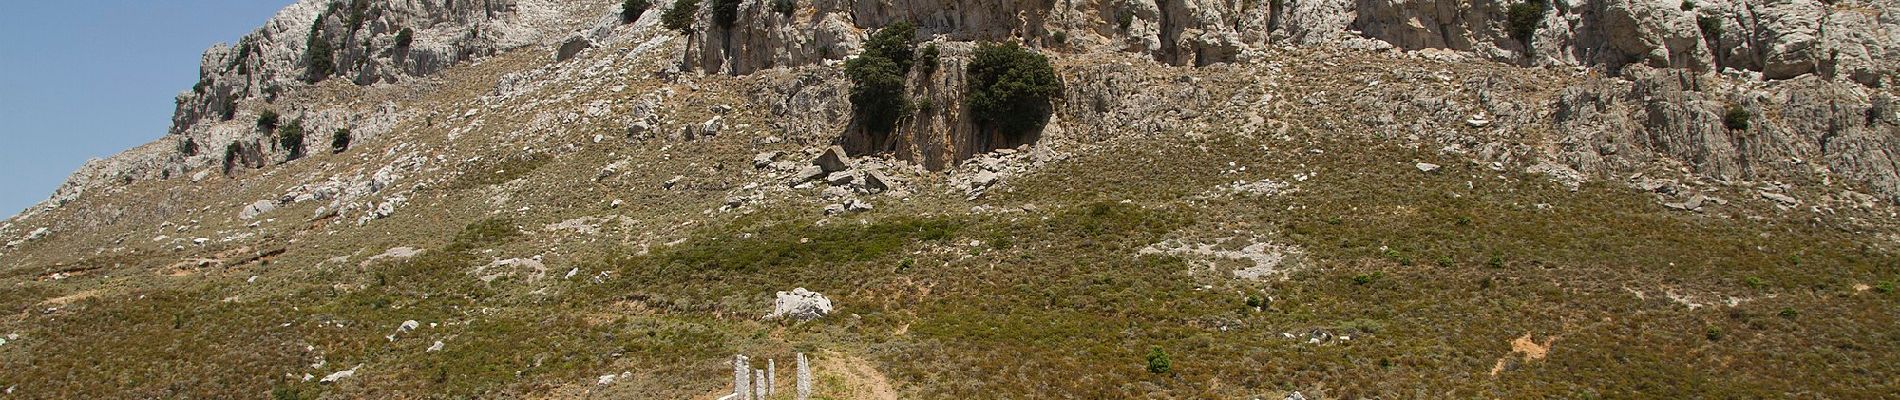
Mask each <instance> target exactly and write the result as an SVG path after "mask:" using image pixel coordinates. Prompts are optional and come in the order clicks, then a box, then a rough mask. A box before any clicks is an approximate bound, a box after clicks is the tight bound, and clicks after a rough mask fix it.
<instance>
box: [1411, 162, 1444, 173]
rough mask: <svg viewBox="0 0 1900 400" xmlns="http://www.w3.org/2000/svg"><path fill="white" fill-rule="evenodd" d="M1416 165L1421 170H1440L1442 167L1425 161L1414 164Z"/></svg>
mask: <svg viewBox="0 0 1900 400" xmlns="http://www.w3.org/2000/svg"><path fill="white" fill-rule="evenodd" d="M1414 167H1417V168H1418V171H1419V172H1438V169H1439V168H1440V167H1439V166H1438V164H1433V163H1425V162H1422V163H1418V165H1414Z"/></svg>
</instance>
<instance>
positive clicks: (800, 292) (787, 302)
mask: <svg viewBox="0 0 1900 400" xmlns="http://www.w3.org/2000/svg"><path fill="white" fill-rule="evenodd" d="M829 314H831V299H829V298H826V297H825V295H823V294H819V293H818V292H813V291H810V290H805V288H797V289H792V291H790V292H778V300H777V302H775V303H774V304H773V306H772V314H770V315H767V316H766V319H793V320H798V321H810V320H813V319H818V318H821V317H824V316H825V315H829Z"/></svg>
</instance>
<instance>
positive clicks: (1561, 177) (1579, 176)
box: [1525, 161, 1585, 192]
mask: <svg viewBox="0 0 1900 400" xmlns="http://www.w3.org/2000/svg"><path fill="white" fill-rule="evenodd" d="M1525 172H1529V173H1533V174H1542V175H1544V176H1546V177H1549V178H1550V180H1551V181H1554V182H1557V183H1558V184H1561V185H1564V188H1567V189H1570V191H1572V192H1575V191H1577V190H1578V189H1581V188H1582V187H1583V181H1584V179H1585V178H1584V176H1583V173H1582V172H1577V170H1575V169H1571V168H1570V166H1568V165H1563V164H1559V163H1556V162H1552V161H1545V162H1541V163H1537V165H1533V166H1531V167H1530V168H1529V169H1527V170H1525Z"/></svg>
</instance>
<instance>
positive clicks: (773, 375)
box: [765, 358, 778, 396]
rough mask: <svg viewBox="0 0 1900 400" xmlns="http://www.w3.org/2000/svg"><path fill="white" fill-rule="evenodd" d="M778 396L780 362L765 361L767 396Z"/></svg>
mask: <svg viewBox="0 0 1900 400" xmlns="http://www.w3.org/2000/svg"><path fill="white" fill-rule="evenodd" d="M774 394H778V360H777V359H770V358H768V359H765V395H766V396H771V395H774Z"/></svg>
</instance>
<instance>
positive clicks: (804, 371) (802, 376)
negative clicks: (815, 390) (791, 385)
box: [798, 353, 811, 400]
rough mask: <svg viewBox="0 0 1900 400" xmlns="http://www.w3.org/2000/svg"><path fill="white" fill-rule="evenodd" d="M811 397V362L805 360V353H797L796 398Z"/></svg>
mask: <svg viewBox="0 0 1900 400" xmlns="http://www.w3.org/2000/svg"><path fill="white" fill-rule="evenodd" d="M810 399H811V362H809V361H806V360H805V353H798V400H810Z"/></svg>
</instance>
